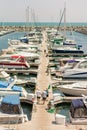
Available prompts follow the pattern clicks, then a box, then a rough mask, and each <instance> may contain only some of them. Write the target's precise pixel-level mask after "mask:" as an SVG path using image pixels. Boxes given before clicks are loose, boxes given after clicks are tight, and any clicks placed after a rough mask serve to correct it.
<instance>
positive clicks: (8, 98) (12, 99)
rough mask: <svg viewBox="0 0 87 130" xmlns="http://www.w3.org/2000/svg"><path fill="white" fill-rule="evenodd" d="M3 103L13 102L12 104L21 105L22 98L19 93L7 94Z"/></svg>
mask: <svg viewBox="0 0 87 130" xmlns="http://www.w3.org/2000/svg"><path fill="white" fill-rule="evenodd" d="M2 103H6V104H11V105H19V104H20V99H19V96H18V95H6V96H5V97H4V98H3V100H2Z"/></svg>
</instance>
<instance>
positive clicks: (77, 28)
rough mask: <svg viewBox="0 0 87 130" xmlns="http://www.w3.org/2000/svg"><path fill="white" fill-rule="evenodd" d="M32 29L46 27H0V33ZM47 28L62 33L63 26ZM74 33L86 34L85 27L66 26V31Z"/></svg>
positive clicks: (43, 28) (86, 29)
mask: <svg viewBox="0 0 87 130" xmlns="http://www.w3.org/2000/svg"><path fill="white" fill-rule="evenodd" d="M32 28H37V29H39V30H45V29H46V28H47V26H39V27H38V26H0V31H2V30H12V31H30V30H32ZM48 28H55V29H58V30H59V29H60V30H61V31H64V29H65V27H64V26H60V27H59V26H48ZM71 30H72V31H75V32H79V33H82V34H87V26H66V31H71Z"/></svg>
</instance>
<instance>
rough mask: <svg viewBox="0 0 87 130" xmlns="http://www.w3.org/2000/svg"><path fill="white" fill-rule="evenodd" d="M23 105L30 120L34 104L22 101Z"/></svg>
mask: <svg viewBox="0 0 87 130" xmlns="http://www.w3.org/2000/svg"><path fill="white" fill-rule="evenodd" d="M21 106H22V108H23V112H24V114H27V117H28V120H31V116H32V107H33V106H32V105H31V104H26V103H21Z"/></svg>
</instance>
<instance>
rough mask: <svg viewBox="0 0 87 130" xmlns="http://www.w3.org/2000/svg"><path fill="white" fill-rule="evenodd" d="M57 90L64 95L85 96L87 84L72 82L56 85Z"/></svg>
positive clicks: (84, 82)
mask: <svg viewBox="0 0 87 130" xmlns="http://www.w3.org/2000/svg"><path fill="white" fill-rule="evenodd" d="M57 87H58V90H59V91H61V92H62V93H64V94H65V95H72V96H82V94H84V95H87V82H86V81H83V82H74V83H67V84H63V85H62V84H61V85H58V86H57Z"/></svg>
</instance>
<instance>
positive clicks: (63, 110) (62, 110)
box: [55, 103, 70, 122]
mask: <svg viewBox="0 0 87 130" xmlns="http://www.w3.org/2000/svg"><path fill="white" fill-rule="evenodd" d="M55 108H56V113H57V114H61V115H64V116H66V122H70V117H69V110H70V103H60V104H58V105H56V107H55Z"/></svg>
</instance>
